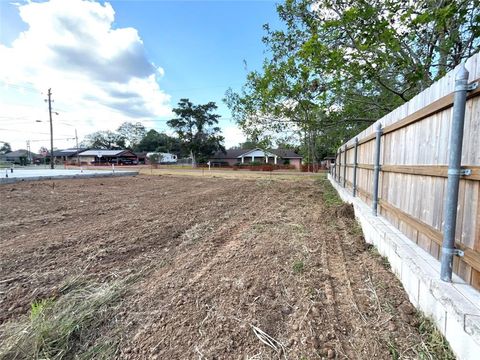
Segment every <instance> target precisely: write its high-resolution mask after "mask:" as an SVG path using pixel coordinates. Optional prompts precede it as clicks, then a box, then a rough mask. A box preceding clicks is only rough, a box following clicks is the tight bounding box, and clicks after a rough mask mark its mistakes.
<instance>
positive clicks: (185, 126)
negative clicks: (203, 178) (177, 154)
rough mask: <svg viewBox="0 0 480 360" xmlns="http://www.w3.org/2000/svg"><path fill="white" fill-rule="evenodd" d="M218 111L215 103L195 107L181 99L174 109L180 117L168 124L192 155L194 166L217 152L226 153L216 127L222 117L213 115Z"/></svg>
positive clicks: (186, 100)
mask: <svg viewBox="0 0 480 360" xmlns="http://www.w3.org/2000/svg"><path fill="white" fill-rule="evenodd" d="M216 109H217V105H216V104H215V103H214V102H209V103H207V104H203V105H194V104H193V103H192V102H191V101H189V100H188V99H181V100H180V102H179V103H178V107H177V108H174V109H173V112H174V113H175V114H176V115H177V116H178V117H177V118H175V119H171V120H169V121H168V122H167V124H168V126H170V127H172V128H173V129H174V130H175V132H176V133H177V135H178V138H179V139H180V141H181V142H182V145H183V147H184V149H185V150H186V151H187V152H188V153H189V154H190V156H191V158H192V165H193V166H195V164H196V162H197V161H200V162H202V161H206V160H207V159H208V157H209V156H211V155H212V154H213V153H214V152H215V151H218V150H222V151H225V148H224V147H223V145H222V143H223V140H224V138H223V136H221V135H220V128H219V127H218V126H216V125H217V124H218V119H219V118H220V115H217V114H214V113H213V111H215V110H216Z"/></svg>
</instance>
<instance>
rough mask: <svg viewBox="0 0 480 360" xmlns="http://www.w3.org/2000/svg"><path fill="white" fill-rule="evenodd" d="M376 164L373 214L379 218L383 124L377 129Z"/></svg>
mask: <svg viewBox="0 0 480 360" xmlns="http://www.w3.org/2000/svg"><path fill="white" fill-rule="evenodd" d="M375 133H376V137H375V164H374V166H373V201H372V212H373V215H375V216H377V208H378V178H379V176H380V145H381V142H382V133H383V131H382V124H380V123H379V124H378V125H377V128H376V129H375Z"/></svg>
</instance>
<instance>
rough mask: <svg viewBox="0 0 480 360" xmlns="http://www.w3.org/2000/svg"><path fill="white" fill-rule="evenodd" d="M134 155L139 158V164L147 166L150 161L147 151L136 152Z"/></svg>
mask: <svg viewBox="0 0 480 360" xmlns="http://www.w3.org/2000/svg"><path fill="white" fill-rule="evenodd" d="M134 154H135V155H136V156H137V161H138V163H139V164H146V163H147V161H148V159H147V156H148V153H147V152H146V151H141V152H138V151H136V152H134Z"/></svg>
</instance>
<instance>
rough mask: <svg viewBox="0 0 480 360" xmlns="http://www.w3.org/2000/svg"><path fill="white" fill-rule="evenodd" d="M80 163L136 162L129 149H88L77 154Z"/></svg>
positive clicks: (127, 163) (130, 163)
mask: <svg viewBox="0 0 480 360" xmlns="http://www.w3.org/2000/svg"><path fill="white" fill-rule="evenodd" d="M78 157H79V158H80V163H87V164H125V165H133V164H137V163H138V159H137V155H135V154H134V153H133V152H132V151H130V150H104V149H90V150H86V151H82V152H80V153H79V154H78Z"/></svg>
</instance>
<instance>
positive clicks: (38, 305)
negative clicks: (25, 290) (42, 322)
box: [30, 299, 53, 321]
mask: <svg viewBox="0 0 480 360" xmlns="http://www.w3.org/2000/svg"><path fill="white" fill-rule="evenodd" d="M52 304H53V299H42V300H38V301H34V302H33V303H32V304H31V306H30V321H35V320H37V319H38V318H39V317H41V316H42V315H43V314H44V312H45V310H46V309H48V308H50V307H51V306H52Z"/></svg>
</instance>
